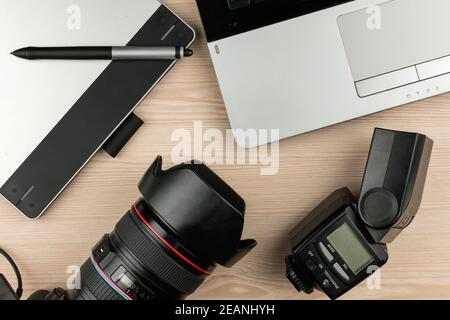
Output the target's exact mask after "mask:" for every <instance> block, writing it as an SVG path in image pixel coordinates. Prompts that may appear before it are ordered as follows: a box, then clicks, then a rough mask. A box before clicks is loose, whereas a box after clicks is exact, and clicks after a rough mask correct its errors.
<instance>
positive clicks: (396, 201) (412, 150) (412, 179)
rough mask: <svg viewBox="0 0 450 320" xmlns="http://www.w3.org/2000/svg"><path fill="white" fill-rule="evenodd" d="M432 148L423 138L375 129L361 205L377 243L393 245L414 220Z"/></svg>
mask: <svg viewBox="0 0 450 320" xmlns="http://www.w3.org/2000/svg"><path fill="white" fill-rule="evenodd" d="M432 148H433V141H432V140H430V139H429V138H427V137H426V136H424V135H422V134H418V133H409V132H399V131H391V130H385V129H375V133H374V136H373V140H372V146H371V148H370V153H369V158H368V161H367V166H366V171H365V174H364V179H363V182H362V186H361V192H360V199H359V203H358V209H359V213H360V215H361V219H362V220H363V221H364V223H365V224H366V226H367V229H368V231H369V232H370V234H371V235H372V237H373V240H374V241H375V242H381V243H389V242H392V241H393V240H394V239H395V238H396V237H397V236H398V235H399V233H400V232H401V231H402V230H403V229H405V228H406V227H407V226H408V225H409V224H410V223H411V221H412V220H413V218H414V216H415V215H416V213H417V211H418V209H419V206H420V202H421V200H422V194H423V189H424V186H425V178H426V175H427V171H428V165H429V162H430V157H431V151H432Z"/></svg>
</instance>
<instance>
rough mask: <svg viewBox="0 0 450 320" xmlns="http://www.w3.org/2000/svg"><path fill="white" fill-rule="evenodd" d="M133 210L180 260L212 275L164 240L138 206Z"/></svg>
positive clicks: (134, 206)
mask: <svg viewBox="0 0 450 320" xmlns="http://www.w3.org/2000/svg"><path fill="white" fill-rule="evenodd" d="M133 209H134V211H135V212H136V214H137V215H138V217H139V219H141V221H142V222H143V223H144V224H145V225H146V226H147V227H148V228H149V230H150V231H151V232H153V234H154V235H155V236H156V237H157V238H158V239H159V240H161V242H162V243H163V244H164V245H166V246H167V248H169V249H170V250H171V251H172V252H173V253H175V255H176V256H178V257H179V258H181V259H182V260H183V261H185V262H186V263H187V264H189V265H190V266H191V267H193V268H194V269H196V270H198V271H200V272H201V273H203V274H205V275H210V273H209V272H208V271H206V270H204V269H203V268H201V267H199V266H198V265H196V264H195V263H194V262H192V261H191V260H189V259H188V258H186V257H185V256H184V255H183V254H182V253H180V252H179V251H178V250H177V249H175V248H174V247H173V246H172V245H171V244H170V243H169V242H167V240H166V239H164V238H163V237H162V236H161V235H160V234H159V233H158V232H157V231H156V230H155V228H153V227H152V226H151V225H150V223H148V221H147V220H145V218H144V216H143V215H142V213H141V212H140V211H139V209H138V208H137V206H136V204H133Z"/></svg>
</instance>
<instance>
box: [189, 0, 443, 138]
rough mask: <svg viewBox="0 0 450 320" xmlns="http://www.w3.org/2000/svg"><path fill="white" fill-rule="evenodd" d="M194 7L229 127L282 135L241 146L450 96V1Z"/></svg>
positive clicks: (327, 0) (307, 0)
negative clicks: (269, 131)
mask: <svg viewBox="0 0 450 320" xmlns="http://www.w3.org/2000/svg"><path fill="white" fill-rule="evenodd" d="M197 4H198V8H199V11H200V15H201V18H202V21H203V25H204V28H205V32H206V36H207V40H208V47H209V50H210V53H211V56H212V60H213V63H214V67H215V70H216V73H217V77H218V80H219V84H220V88H221V91H222V95H223V99H224V101H225V105H226V108H227V112H228V116H229V120H230V122H231V126H232V128H233V129H244V130H249V129H256V130H258V129H279V137H278V136H275V137H274V138H271V137H268V138H267V139H260V140H258V141H249V140H248V139H245V140H242V139H240V140H239V141H240V142H241V144H244V145H243V146H244V147H254V146H257V145H261V144H265V143H268V142H272V141H275V140H278V138H280V139H283V138H288V137H291V136H295V135H298V134H301V133H305V132H308V131H312V130H316V129H319V128H322V127H326V126H330V125H333V124H336V123H340V122H343V121H346V120H349V119H353V118H357V117H361V116H364V115H367V114H371V113H375V112H379V111H382V110H385V109H388V108H392V107H396V106H399V105H403V104H407V103H410V102H413V101H417V100H420V99H424V98H428V97H431V96H435V95H438V94H442V93H445V92H447V91H449V90H450V41H449V39H450V19H449V18H448V14H449V12H450V1H448V0H392V1H380V0H355V1H350V0H303V1H294V0H216V1H210V0H197ZM240 132H241V133H242V132H243V131H242V130H240ZM243 141H244V142H243ZM242 142H243V143H242ZM238 143H239V142H238Z"/></svg>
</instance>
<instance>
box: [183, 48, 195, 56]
mask: <svg viewBox="0 0 450 320" xmlns="http://www.w3.org/2000/svg"><path fill="white" fill-rule="evenodd" d="M193 54H194V51H192V50H191V49H184V56H185V57H191V56H192V55H193Z"/></svg>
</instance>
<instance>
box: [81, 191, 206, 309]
mask: <svg viewBox="0 0 450 320" xmlns="http://www.w3.org/2000/svg"><path fill="white" fill-rule="evenodd" d="M213 269H214V263H213V262H212V261H208V260H207V259H201V258H199V257H197V256H196V255H195V254H194V253H192V252H190V251H189V250H188V249H187V248H185V247H184V246H183V245H182V244H181V243H180V242H179V241H178V240H177V239H176V238H175V237H174V236H173V235H171V234H170V231H169V230H166V228H164V226H163V225H162V224H161V223H160V222H159V221H158V218H157V215H156V214H155V213H154V212H153V211H152V210H151V209H150V208H149V207H148V205H147V204H146V203H145V201H144V200H140V201H138V202H137V203H136V204H135V205H133V207H132V208H131V210H130V211H129V212H128V213H127V214H126V215H125V216H124V217H123V218H122V219H121V220H120V221H119V223H118V224H117V225H116V227H115V229H114V231H113V232H112V233H111V234H109V235H106V236H105V237H104V238H103V239H102V240H101V241H100V242H99V243H98V244H97V245H96V246H95V248H94V249H93V253H92V256H91V257H90V259H89V260H88V261H86V263H85V264H84V265H83V266H82V268H81V283H82V290H81V291H80V296H79V298H80V299H85V300H86V299H87V300H91V299H93V298H95V299H98V300H122V299H126V300H153V299H181V298H184V297H185V296H187V295H189V294H191V293H193V292H194V291H195V289H197V288H198V287H199V286H200V285H201V284H202V282H203V281H204V280H205V278H206V277H207V276H208V275H209V274H210V273H211V271H212V270H213Z"/></svg>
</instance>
